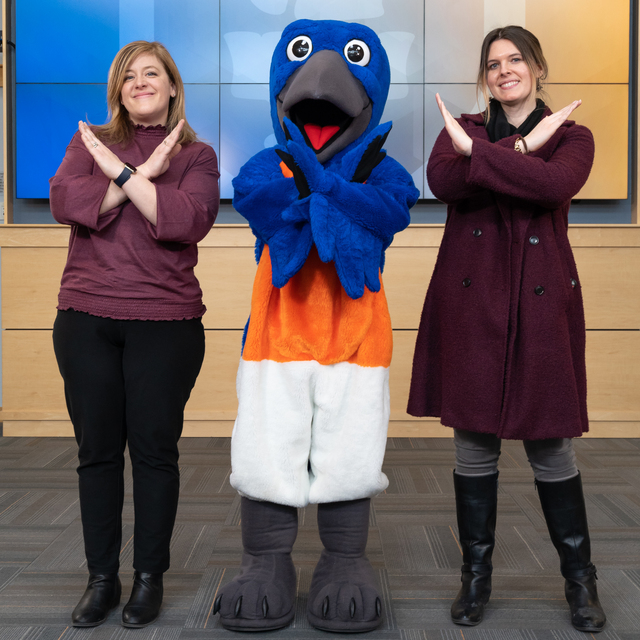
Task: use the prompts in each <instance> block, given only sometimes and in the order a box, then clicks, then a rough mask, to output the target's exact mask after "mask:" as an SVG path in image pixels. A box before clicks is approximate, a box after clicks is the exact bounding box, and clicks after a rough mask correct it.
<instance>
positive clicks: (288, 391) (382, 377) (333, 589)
mask: <svg viewBox="0 0 640 640" xmlns="http://www.w3.org/2000/svg"><path fill="white" fill-rule="evenodd" d="M389 81H390V71H389V61H388V59H387V55H386V52H385V51H384V49H383V48H382V45H381V43H380V40H379V39H378V37H377V36H376V34H375V33H374V32H373V31H372V30H371V29H369V28H368V27H365V26H363V25H360V24H352V23H346V22H336V21H332V20H327V21H312V20H298V21H296V22H293V23H292V24H290V25H289V26H288V27H287V28H286V29H285V30H284V33H283V35H282V38H281V40H280V41H279V43H278V45H277V46H276V49H275V52H274V54H273V60H272V62H271V75H270V100H271V116H272V120H273V126H274V130H275V135H276V140H277V142H278V144H277V145H276V146H275V147H272V148H270V149H264V150H263V151H261V152H259V153H258V154H256V155H255V156H253V157H252V158H251V159H250V160H249V161H248V162H247V163H246V164H245V165H244V166H243V167H242V169H241V170H240V173H239V175H238V176H237V177H236V178H235V179H234V181H233V186H234V190H235V195H234V206H235V208H236V209H237V210H238V211H239V212H240V213H241V214H242V215H243V216H244V217H245V218H246V219H247V220H248V221H249V224H250V225H251V229H252V230H253V233H254V234H255V236H256V259H257V261H258V270H257V274H256V278H255V282H254V287H253V295H252V301H251V316H250V318H249V322H248V323H247V327H246V330H245V336H244V341H243V351H242V359H241V361H240V367H239V370H238V378H237V391H238V400H239V408H238V417H237V420H236V423H235V427H234V430H233V438H232V444H231V463H232V474H231V484H232V485H233V486H234V487H235V488H236V489H237V490H238V491H239V493H240V494H241V496H242V500H241V518H242V543H243V547H244V551H243V556H242V565H241V568H240V571H239V573H238V575H237V576H236V577H235V578H234V579H233V580H232V581H231V582H230V583H229V584H226V585H225V586H224V587H222V588H221V590H220V592H219V594H218V596H217V597H216V599H215V602H214V612H215V613H218V612H219V613H220V620H221V623H222V625H223V626H224V627H226V628H227V629H233V630H237V631H259V630H270V629H278V628H280V627H284V626H286V625H287V624H289V623H290V622H291V621H292V620H293V618H294V614H295V596H296V571H295V568H294V565H293V562H292V559H291V550H292V547H293V543H294V541H295V539H296V535H297V531H298V518H297V507H304V506H306V505H307V504H310V503H311V504H313V503H315V504H317V505H318V528H319V532H320V538H321V540H322V543H323V545H324V550H323V551H322V555H321V557H320V560H319V562H318V564H317V566H316V569H315V571H314V574H313V579H312V581H311V586H310V590H309V606H308V612H307V615H308V617H309V621H310V622H311V624H312V625H313V626H314V627H316V628H318V629H323V630H326V631H333V632H359V631H369V630H371V629H375V628H376V627H378V626H379V625H380V623H381V622H382V603H381V597H380V595H379V590H378V586H377V579H376V576H375V573H374V571H373V568H372V567H371V564H370V563H369V560H368V559H367V558H366V556H365V546H366V543H367V535H368V529H369V503H370V500H371V497H372V496H375V495H376V494H378V493H380V492H381V491H384V490H385V489H386V487H387V485H388V480H387V477H386V476H385V475H384V474H383V473H382V460H383V457H384V451H385V443H386V436H387V427H388V421H389V364H390V362H391V352H392V333H391V320H390V317H389V311H388V308H387V301H386V298H385V294H384V288H383V286H382V282H381V279H380V274H381V271H382V269H383V266H384V253H385V250H386V249H387V247H388V246H389V245H390V244H391V241H392V240H393V236H394V234H395V233H398V232H399V231H402V229H404V228H405V227H406V226H407V225H408V224H409V209H410V208H411V207H412V206H413V205H414V204H415V202H416V200H417V198H418V195H419V194H418V191H417V189H416V188H415V186H414V184H413V180H412V179H411V176H410V175H409V174H408V173H407V171H406V170H405V169H404V168H403V167H402V166H400V165H399V164H398V163H397V162H396V161H395V160H393V159H392V158H390V157H389V156H388V155H386V153H385V152H384V151H383V149H382V147H383V145H384V142H385V140H386V138H387V135H388V134H389V130H390V129H391V123H387V124H383V125H379V122H380V118H381V116H382V112H383V110H384V106H385V102H386V99H387V94H388V91H389Z"/></svg>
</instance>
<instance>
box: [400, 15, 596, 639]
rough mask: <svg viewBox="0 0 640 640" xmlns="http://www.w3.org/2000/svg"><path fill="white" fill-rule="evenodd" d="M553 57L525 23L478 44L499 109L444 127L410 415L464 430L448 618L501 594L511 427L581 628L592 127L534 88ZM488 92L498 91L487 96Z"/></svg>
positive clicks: (585, 609)
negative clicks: (584, 213)
mask: <svg viewBox="0 0 640 640" xmlns="http://www.w3.org/2000/svg"><path fill="white" fill-rule="evenodd" d="M546 75H547V63H546V61H545V59H544V56H543V54H542V50H541V48H540V43H539V42H538V40H537V38H536V37H535V36H534V35H533V34H532V33H530V32H529V31H527V30H526V29H523V28H521V27H516V26H509V27H505V28H503V29H495V30H494V31H492V32H491V33H489V34H488V35H487V36H486V38H485V40H484V43H483V46H482V52H481V61H480V70H479V74H478V89H479V90H480V91H482V93H483V94H484V96H485V99H486V103H487V104H489V108H488V109H487V110H486V111H485V113H483V114H477V115H463V116H462V117H461V118H459V119H458V120H455V119H454V118H453V117H452V116H451V114H450V113H449V112H448V111H447V109H446V107H445V106H444V104H443V103H442V100H441V99H440V97H439V96H437V101H438V106H439V108H440V111H441V113H442V116H443V118H444V122H445V128H444V129H443V131H442V132H441V134H440V136H439V137H438V139H437V141H436V144H435V146H434V148H433V152H432V154H431V157H430V159H429V163H428V166H427V178H428V181H429V186H430V188H431V190H432V192H433V194H434V195H435V196H436V197H438V198H439V199H440V200H442V201H443V202H446V203H447V204H448V215H447V223H446V226H445V233H444V237H443V240H442V244H441V246H440V252H439V254H438V260H437V263H436V266H435V269H434V272H433V276H432V279H431V283H430V285H429V290H428V292H427V298H426V301H425V305H424V309H423V313H422V319H421V322H420V328H419V331H418V338H417V343H416V351H415V356H414V363H413V377H412V381H411V393H410V397H409V407H408V411H409V413H410V414H412V415H415V416H438V417H440V418H441V421H442V424H444V425H446V426H450V427H453V428H454V430H455V431H454V438H455V444H456V469H455V472H454V486H455V492H456V504H457V512H458V528H459V533H460V543H461V545H462V549H463V562H464V564H463V567H462V588H461V589H460V592H459V594H458V596H457V598H456V600H455V601H454V603H453V605H452V608H451V615H452V618H453V621H454V622H456V623H459V624H465V625H475V624H478V623H479V622H480V621H481V620H482V616H483V612H484V607H485V605H486V603H487V602H488V600H489V595H490V592H491V570H492V565H491V555H492V551H493V547H494V543H495V521H496V503H497V484H498V482H497V480H498V469H497V467H498V457H499V455H500V441H501V438H508V439H519V440H523V441H524V446H525V449H526V452H527V456H528V458H529V461H530V463H531V465H532V467H533V470H534V475H535V478H536V485H537V488H538V493H539V495H540V501H541V504H542V509H543V512H544V515H545V518H546V521H547V525H548V528H549V533H550V535H551V540H552V541H553V544H554V545H555V547H556V549H557V550H558V553H559V555H560V564H561V571H562V575H563V576H564V578H565V580H566V582H565V593H566V597H567V601H568V602H569V605H570V608H571V615H572V623H573V625H574V627H576V628H577V629H579V630H581V631H591V632H593V631H600V630H601V629H602V628H603V627H604V624H605V620H606V618H605V615H604V612H603V611H602V607H601V606H600V603H599V601H598V595H597V591H596V584H595V579H596V576H595V573H596V571H595V567H594V566H593V564H591V561H590V545H589V532H588V526H587V520H586V512H585V504H584V497H583V493H582V484H581V480H580V473H579V471H578V469H577V467H576V461H575V454H574V451H573V446H572V440H571V438H573V437H577V436H580V435H582V433H583V432H585V431H587V430H588V419H587V408H586V374H585V323H584V313H583V306H582V295H581V290H580V282H579V278H578V273H577V270H576V265H575V261H574V258H573V254H572V252H571V247H570V246H569V240H568V237H567V226H568V220H567V213H568V210H569V205H570V202H571V198H572V197H573V196H575V194H576V193H577V192H578V191H579V190H580V188H581V187H582V186H583V185H584V183H585V181H586V180H587V177H588V176H589V172H590V170H591V165H592V163H593V155H594V145H593V137H592V135H591V133H590V131H589V130H588V129H586V128H585V127H582V126H580V125H577V124H576V123H575V122H573V121H569V120H567V118H568V117H569V115H570V114H571V112H572V111H573V110H574V109H576V108H577V107H578V106H579V105H580V101H579V100H578V101H575V102H573V103H571V104H570V105H568V106H567V107H565V108H564V109H562V110H561V111H558V112H557V113H555V114H552V113H551V111H550V110H549V109H548V108H547V107H546V106H545V104H544V102H542V100H540V99H537V98H536V95H537V92H538V91H539V90H540V88H541V81H542V80H544V78H545V77H546ZM489 94H491V97H492V99H489V98H490V96H489Z"/></svg>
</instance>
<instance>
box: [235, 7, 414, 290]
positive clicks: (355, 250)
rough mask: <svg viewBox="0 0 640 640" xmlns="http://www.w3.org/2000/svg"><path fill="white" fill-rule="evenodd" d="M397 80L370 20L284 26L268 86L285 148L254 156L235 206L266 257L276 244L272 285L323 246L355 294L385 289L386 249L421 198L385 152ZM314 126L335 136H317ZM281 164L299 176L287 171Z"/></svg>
mask: <svg viewBox="0 0 640 640" xmlns="http://www.w3.org/2000/svg"><path fill="white" fill-rule="evenodd" d="M389 84H390V70H389V60H388V58H387V55H386V52H385V50H384V48H383V47H382V45H381V43H380V40H379V38H378V36H377V35H376V34H375V33H374V32H373V31H372V30H371V29H369V28H368V27H366V26H364V25H361V24H354V23H345V22H338V21H334V20H323V21H313V20H298V21H296V22H293V23H292V24H290V25H289V26H288V27H287V28H286V29H285V30H284V32H283V34H282V38H281V39H280V41H279V43H278V44H277V46H276V49H275V52H274V54H273V59H272V62H271V75H270V83H269V88H270V100H271V118H272V121H273V127H274V132H275V135H276V140H277V141H278V145H277V146H276V147H272V148H270V149H265V150H263V151H261V152H260V153H258V154H256V155H255V156H254V157H253V158H251V159H250V160H249V161H248V162H247V163H246V164H245V165H244V166H243V167H242V169H241V170H240V173H239V175H238V176H237V177H236V178H235V179H234V181H233V187H234V200H233V204H234V206H235V208H236V210H237V211H239V212H240V213H241V214H242V215H243V216H244V217H245V218H246V219H247V220H248V221H249V224H250V225H251V228H252V230H253V232H254V234H255V236H256V239H257V240H256V257H257V259H258V260H259V258H260V255H261V253H262V248H263V247H264V245H265V244H267V245H269V251H270V255H271V260H272V269H273V285H274V286H276V287H283V286H284V285H285V284H286V283H287V282H288V281H289V279H290V278H291V277H292V276H294V275H295V274H296V273H297V272H298V271H299V270H300V268H301V267H302V265H303V264H304V263H305V260H306V259H307V256H308V254H309V251H310V249H311V247H312V245H313V244H315V246H316V248H317V249H318V254H319V256H320V259H321V260H322V261H323V262H330V261H333V262H334V263H335V266H336V270H337V272H338V276H339V278H340V282H341V284H342V286H343V287H344V289H345V291H346V292H347V294H348V295H349V296H350V297H351V298H354V299H357V298H360V297H361V296H362V295H363V293H364V288H365V286H366V287H367V288H368V289H370V290H371V291H379V290H380V279H379V271H380V270H382V269H383V267H384V252H385V250H386V248H387V247H388V246H389V245H390V244H391V241H392V240H393V236H394V234H395V233H398V232H399V231H401V230H402V229H404V228H405V227H406V226H407V225H408V224H409V209H410V207H412V206H413V205H414V204H415V202H416V200H417V198H418V195H419V194H418V190H417V189H416V188H415V186H414V184H413V180H412V179H411V176H410V175H409V174H408V173H407V171H406V170H405V169H404V168H403V167H402V166H401V165H400V164H398V163H397V162H396V161H395V160H393V159H392V158H390V157H389V156H387V155H386V153H385V152H384V151H382V144H384V141H385V140H386V136H387V135H388V133H389V130H390V128H391V123H387V124H384V125H379V122H380V118H381V117H382V112H383V111H384V106H385V102H386V99H387V95H388V92H389ZM310 127H311V130H310ZM314 128H315V129H316V131H318V130H319V131H321V132H323V131H328V133H327V134H325V137H327V136H328V139H326V140H325V139H324V138H322V137H321V138H320V139H319V140H318V139H316V138H315V137H314V136H313V129H314ZM330 134H331V135H330ZM281 161H284V162H285V164H286V165H287V166H288V167H290V168H291V170H292V171H293V173H294V176H295V177H296V180H295V181H294V180H291V179H290V178H285V177H284V176H283V173H282V169H281Z"/></svg>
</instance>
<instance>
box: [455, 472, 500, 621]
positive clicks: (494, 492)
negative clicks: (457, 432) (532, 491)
mask: <svg viewBox="0 0 640 640" xmlns="http://www.w3.org/2000/svg"><path fill="white" fill-rule="evenodd" d="M453 486H454V488H455V493H456V513H457V516H458V534H459V536H460V546H461V547H462V562H463V563H464V564H463V565H462V577H461V580H462V586H461V587H460V591H459V592H458V595H457V596H456V599H455V600H454V601H453V604H452V605H451V619H452V620H453V622H455V623H456V624H464V625H468V626H474V625H476V624H480V622H482V617H483V616H484V608H485V606H486V605H487V603H488V602H489V596H490V595H491V572H492V571H493V565H492V564H491V556H492V554H493V548H494V546H495V542H496V514H497V508H498V473H497V472H496V473H492V474H490V475H488V476H461V475H458V474H457V473H455V471H454V473H453Z"/></svg>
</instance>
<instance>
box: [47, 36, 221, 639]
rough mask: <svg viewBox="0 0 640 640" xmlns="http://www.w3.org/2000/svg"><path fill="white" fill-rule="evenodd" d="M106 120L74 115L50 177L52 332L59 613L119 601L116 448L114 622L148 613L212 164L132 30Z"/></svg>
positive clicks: (171, 83) (172, 85) (160, 562)
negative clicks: (58, 440) (75, 553)
mask: <svg viewBox="0 0 640 640" xmlns="http://www.w3.org/2000/svg"><path fill="white" fill-rule="evenodd" d="M107 100H108V104H109V110H110V116H111V117H110V121H109V122H108V124H106V125H104V126H100V127H89V126H88V125H87V124H86V123H84V122H80V123H79V126H78V132H77V133H76V134H75V135H74V137H73V139H72V140H71V143H70V144H69V147H68V148H67V151H66V154H65V157H64V159H63V161H62V164H61V165H60V168H59V169H58V171H57V172H56V175H55V176H54V177H53V178H52V179H51V181H50V183H51V196H50V197H51V211H52V213H53V216H54V218H55V219H56V220H57V221H58V222H61V223H63V224H68V225H71V238H70V242H69V255H68V259H67V264H66V267H65V269H64V273H63V276H62V283H61V287H60V294H59V297H58V315H57V318H56V321H55V325H54V331H53V341H54V348H55V353H56V358H57V360H58V366H59V368H60V373H61V374H62V377H63V379H64V387H65V397H66V401H67V407H68V409H69V415H70V417H71V421H72V423H73V427H74V431H75V435H76V440H77V441H78V446H79V451H78V458H79V466H78V476H79V490H80V508H81V515H82V527H83V535H84V543H85V553H86V556H87V566H88V569H89V574H90V575H89V582H88V585H87V589H86V591H85V593H84V595H83V596H82V598H81V600H80V602H79V603H78V606H77V607H76V608H75V610H74V611H73V614H72V622H73V625H74V626H78V627H92V626H96V625H99V624H101V623H102V622H104V621H105V619H106V618H107V616H108V614H109V611H110V610H111V609H114V608H115V607H117V606H118V604H119V602H120V594H121V585H120V579H119V577H118V570H119V555H120V549H121V546H122V545H121V543H122V505H123V497H124V476H123V471H124V450H125V446H126V445H127V443H128V445H129V454H130V457H131V464H132V470H133V499H134V510H135V524H134V535H133V566H134V569H135V574H134V582H133V589H132V592H131V597H130V599H129V602H128V603H127V604H126V606H125V607H124V609H123V613H122V624H123V625H124V626H127V627H144V626H146V625H148V624H150V623H151V622H153V621H154V620H155V619H156V618H157V617H158V615H159V612H160V607H161V604H162V597H163V586H162V575H163V573H164V572H165V571H166V570H167V569H168V568H169V542H170V540H171V533H172V530H173V525H174V521H175V515H176V509H177V504H178V493H179V487H180V476H179V469H178V446H177V443H178V439H179V438H180V434H181V431H182V423H183V410H184V406H185V404H186V402H187V400H188V398H189V394H190V392H191V389H192V388H193V385H194V384H195V381H196V377H197V375H198V373H199V371H200V367H201V364H202V360H203V357H204V330H203V326H202V321H201V318H202V315H203V314H204V312H205V307H204V305H203V304H202V292H201V290H200V286H199V284H198V281H197V279H196V277H195V275H194V271H193V269H194V266H195V265H196V262H197V258H198V250H197V242H198V241H199V240H201V239H202V238H204V236H205V235H206V234H207V233H208V231H209V230H210V228H211V226H212V225H213V222H214V220H215V218H216V215H217V211H218V176H219V173H218V165H217V159H216V155H215V152H214V151H213V149H212V148H211V147H210V146H209V145H206V144H204V143H202V142H198V141H197V140H196V135H195V133H194V131H193V130H192V129H191V127H190V126H189V125H188V123H187V121H186V119H185V116H184V88H183V84H182V80H181V78H180V74H179V72H178V69H177V68H176V65H175V63H174V61H173V60H172V58H171V56H170V55H169V53H168V52H167V50H166V49H165V48H164V47H163V46H162V45H161V44H159V43H157V42H151V43H150V42H144V41H139V42H132V43H130V44H128V45H126V46H125V47H124V48H123V49H121V50H120V51H119V52H118V54H117V55H116V57H115V59H114V61H113V63H112V65H111V69H110V72H109V82H108V87H107Z"/></svg>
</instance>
